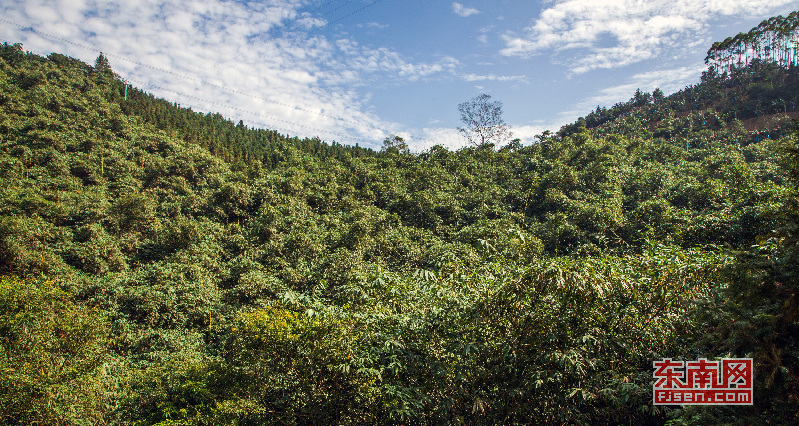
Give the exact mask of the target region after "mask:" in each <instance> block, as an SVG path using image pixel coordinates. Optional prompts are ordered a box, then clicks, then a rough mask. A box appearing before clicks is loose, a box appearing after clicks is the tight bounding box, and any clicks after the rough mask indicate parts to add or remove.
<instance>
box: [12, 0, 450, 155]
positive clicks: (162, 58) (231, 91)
mask: <svg viewBox="0 0 799 426" xmlns="http://www.w3.org/2000/svg"><path fill="white" fill-rule="evenodd" d="M67 3H68V6H67ZM305 3H306V1H304V0H264V1H260V2H231V1H225V0H167V1H164V0H128V1H125V2H97V1H94V0H75V1H70V2H64V1H61V0H26V1H25V2H10V4H9V3H8V2H6V3H3V4H0V16H2V17H3V19H4V20H6V21H7V22H12V23H15V24H17V25H18V26H16V27H15V26H13V25H7V24H5V23H4V24H3V25H0V36H2V37H3V39H5V40H8V41H10V42H21V43H23V45H24V46H25V48H26V49H29V50H34V51H39V52H59V53H65V54H67V55H70V56H73V57H76V58H80V59H82V60H84V61H86V62H89V63H92V62H93V61H94V58H95V57H96V56H97V55H98V53H99V52H100V51H103V52H105V53H106V54H107V56H108V57H109V60H110V62H111V66H112V67H113V69H114V70H115V71H116V72H117V73H119V74H120V75H121V76H123V77H126V78H128V79H129V80H131V81H135V82H138V83H140V84H137V85H138V86H139V87H140V88H142V89H144V90H147V91H149V92H151V93H153V94H154V95H156V96H159V97H164V98H166V99H170V100H174V101H176V102H178V103H179V104H181V105H183V106H191V107H192V108H193V109H194V110H198V111H203V112H217V111H218V112H220V113H222V114H223V115H225V116H226V117H229V118H231V119H235V120H239V119H243V120H244V122H245V123H247V124H248V125H253V126H257V127H267V128H271V129H275V130H278V131H280V132H282V133H288V134H291V135H299V136H314V135H318V136H320V137H321V138H322V139H324V140H327V141H332V140H336V141H338V142H341V143H345V144H355V143H360V144H361V145H370V146H373V147H375V146H379V141H381V140H382V138H384V137H385V136H386V135H388V134H389V133H397V131H398V129H399V128H400V126H399V125H398V124H396V123H392V122H387V121H385V120H382V119H380V118H379V117H378V116H376V115H374V114H373V113H371V112H370V108H369V105H368V98H367V96H366V95H364V94H362V93H361V92H359V90H358V88H359V87H363V86H366V85H369V84H374V83H375V82H379V83H380V84H400V83H402V82H405V81H409V80H410V81H412V80H418V79H425V78H430V77H432V76H434V75H435V74H438V73H447V74H451V73H453V72H454V69H455V68H456V67H458V66H459V63H458V61H456V60H455V59H453V58H450V57H444V58H441V59H439V60H436V61H434V62H431V63H415V62H413V61H411V60H409V59H408V58H406V57H404V56H403V55H401V54H399V53H398V52H396V51H394V50H391V49H388V48H382V47H376V48H375V47H366V46H361V45H359V44H358V43H357V42H356V41H355V40H353V39H351V38H346V37H345V38H341V39H339V40H334V39H328V38H327V37H325V36H323V35H320V34H318V32H317V31H315V30H316V29H318V28H320V27H323V26H324V25H326V22H325V21H323V20H320V19H318V18H314V17H312V16H309V15H308V14H305V13H301V12H300V10H301V6H303V5H304V4H305ZM367 25H370V26H372V27H375V28H380V26H379V25H378V24H375V25H373V24H367ZM25 27H31V28H33V29H35V30H36V31H30V30H25V29H24V28H25ZM42 33H46V34H47V35H49V36H44V35H42ZM87 47H88V48H87Z"/></svg>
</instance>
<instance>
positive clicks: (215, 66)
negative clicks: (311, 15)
mask: <svg viewBox="0 0 799 426" xmlns="http://www.w3.org/2000/svg"><path fill="white" fill-rule="evenodd" d="M353 1H354V0H350V1H348V2H347V3H344V4H343V5H341V6H339V7H337V8H335V9H333V10H332V11H330V12H328V13H326V14H325V15H322V16H326V15H328V14H330V13H332V12H333V11H335V10H338V9H341V8H342V7H344V6H346V5H348V4H350V3H352V2H353ZM381 1H383V0H375V1H373V2H372V3H369V4H367V5H366V6H363V7H361V8H360V9H357V10H355V11H353V12H350V13H348V14H346V15H344V16H342V17H340V18H338V19H336V20H334V21H330V22H328V23H327V24H325V25H322V26H321V27H318V28H316V29H314V30H313V31H309V32H308V33H307V34H306V35H307V36H310V35H311V34H314V33H317V32H319V31H322V30H323V29H325V28H327V27H329V26H331V25H333V24H335V23H336V22H339V21H341V20H343V19H346V18H349V17H350V16H352V15H355V14H356V13H359V12H361V11H363V10H364V9H367V8H369V7H372V6H374V5H376V4H377V3H380V2H381ZM330 3H332V2H328V3H327V4H330ZM317 10H318V9H317ZM295 22H296V20H295ZM294 40H299V37H297V38H295V39H294ZM256 43H261V42H256ZM278 47H280V46H278V45H277V41H275V47H273V48H271V49H269V50H267V51H265V52H263V53H262V54H266V53H270V52H272V51H273V50H275V49H277V48H278ZM253 49H254V47H250V48H247V49H244V50H243V51H241V53H246V52H251V51H252V50H253ZM233 54H235V52H233ZM226 56H228V55H226ZM232 60H233V59H232V58H231V59H226V60H224V61H222V62H219V63H217V64H216V65H214V67H213V68H212V69H214V70H216V69H217V68H219V67H221V66H222V65H224V64H226V63H228V62H230V61H232Z"/></svg>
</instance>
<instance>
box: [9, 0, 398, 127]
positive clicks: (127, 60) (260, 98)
mask: <svg viewBox="0 0 799 426" xmlns="http://www.w3.org/2000/svg"><path fill="white" fill-rule="evenodd" d="M378 1H382V0H378ZM375 3H376V2H375ZM0 22H4V23H6V24H9V25H12V26H15V27H17V28H20V29H22V30H27V31H30V32H32V33H35V34H38V35H40V36H43V37H47V38H49V39H52V40H56V41H60V42H62V43H66V44H69V45H72V46H76V47H79V48H81V49H86V50H90V51H97V49H96V48H94V47H92V46H87V45H85V44H82V43H77V42H74V41H72V40H68V39H65V38H63V37H58V36H55V35H52V34H48V33H45V32H43V31H40V30H37V29H36V28H33V27H30V26H28V27H26V26H23V25H20V24H17V23H15V22H12V21H9V20H7V19H4V18H0ZM103 54H104V55H106V56H110V57H112V58H116V59H121V60H123V61H126V62H130V63H132V64H134V65H138V66H140V67H144V68H149V69H152V70H155V71H160V72H163V73H165V74H169V75H173V76H175V77H178V78H181V79H184V80H189V81H195V82H198V83H201V84H203V85H205V86H210V87H213V88H216V89H220V90H224V91H226V92H230V93H234V94H237V95H242V96H247V97H250V98H253V99H256V100H260V101H263V102H267V103H271V104H275V105H279V106H282V107H285V108H290V109H294V110H297V111H302V112H306V113H309V114H314V115H319V116H322V117H327V118H332V119H334V120H337V121H341V122H343V123H348V124H350V125H356V126H361V125H363V123H360V122H357V121H353V120H349V119H346V118H343V117H340V116H335V115H330V114H325V113H323V112H318V111H313V110H310V109H307V108H302V107H299V106H296V105H289V104H286V103H283V102H280V101H275V100H273V99H268V98H264V97H261V96H258V95H255V94H253V93H249V92H243V91H240V90H236V89H231V88H229V87H226V86H222V85H219V84H215V83H212V82H209V81H207V80H205V79H202V78H200V77H193V76H188V75H184V74H180V73H177V72H175V71H171V70H167V69H163V68H159V67H156V66H153V65H149V64H145V63H143V62H140V61H137V60H134V59H130V58H127V57H125V56H122V55H118V54H115V53H103ZM369 127H370V128H372V129H375V130H380V131H383V130H382V129H379V128H377V127H373V126H369Z"/></svg>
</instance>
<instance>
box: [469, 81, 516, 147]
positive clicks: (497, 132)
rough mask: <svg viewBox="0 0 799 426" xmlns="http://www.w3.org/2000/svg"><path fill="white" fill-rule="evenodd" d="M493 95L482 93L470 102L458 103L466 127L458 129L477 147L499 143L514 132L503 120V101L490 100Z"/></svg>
mask: <svg viewBox="0 0 799 426" xmlns="http://www.w3.org/2000/svg"><path fill="white" fill-rule="evenodd" d="M490 100H491V96H489V95H486V94H482V95H480V96H478V97H476V98H472V100H470V101H469V102H464V103H462V104H458V111H460V113H461V121H463V123H464V124H465V125H466V127H465V128H464V127H458V131H459V132H460V133H461V134H462V135H463V136H464V137H465V138H466V139H467V140H468V141H469V143H470V144H471V145H473V146H476V147H488V146H493V145H499V144H502V143H504V142H505V141H507V140H509V139H510V138H511V136H513V134H512V133H511V132H510V126H509V125H508V124H507V123H505V121H503V120H502V102H490Z"/></svg>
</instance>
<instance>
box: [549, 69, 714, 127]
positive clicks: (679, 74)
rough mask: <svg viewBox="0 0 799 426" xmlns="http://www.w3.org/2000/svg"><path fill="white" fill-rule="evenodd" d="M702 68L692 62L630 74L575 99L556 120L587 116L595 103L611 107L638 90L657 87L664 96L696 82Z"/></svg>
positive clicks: (568, 120)
mask: <svg viewBox="0 0 799 426" xmlns="http://www.w3.org/2000/svg"><path fill="white" fill-rule="evenodd" d="M705 69H706V67H705V65H704V64H695V65H693V66H685V67H679V68H674V69H665V70H656V71H650V72H645V73H640V74H636V75H634V76H632V77H630V78H629V79H628V80H629V81H628V82H627V83H624V84H619V85H615V86H610V87H606V88H604V89H600V90H598V91H597V92H595V93H594V94H593V95H591V96H589V97H588V98H586V99H584V100H582V101H580V102H578V103H577V104H576V105H574V107H573V108H571V109H570V110H568V111H564V112H562V113H560V120H559V122H561V123H568V122H573V121H574V120H576V119H577V118H578V117H582V116H585V115H587V114H588V113H590V112H591V111H593V110H594V109H596V107H597V106H600V107H607V108H610V107H612V106H613V105H615V104H617V103H619V102H627V101H628V100H630V98H632V96H633V95H634V94H635V91H636V90H637V89H641V91H644V92H650V93H651V92H652V91H654V90H655V89H656V88H660V90H662V91H663V92H664V93H665V94H666V95H669V94H671V93H674V92H677V91H679V90H681V89H683V88H685V87H686V86H687V85H689V84H692V83H695V82H697V81H698V80H699V77H700V76H701V75H702V71H704V70H705ZM555 130H557V129H555Z"/></svg>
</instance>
